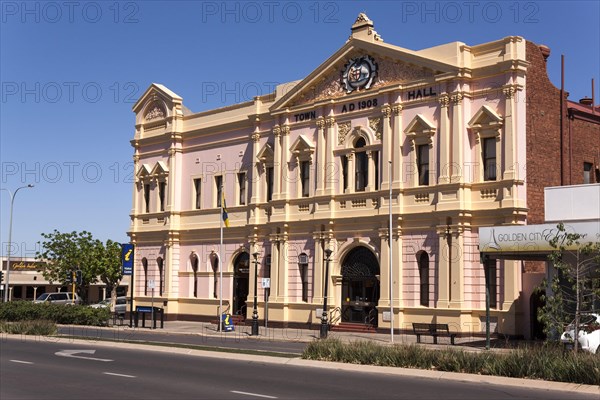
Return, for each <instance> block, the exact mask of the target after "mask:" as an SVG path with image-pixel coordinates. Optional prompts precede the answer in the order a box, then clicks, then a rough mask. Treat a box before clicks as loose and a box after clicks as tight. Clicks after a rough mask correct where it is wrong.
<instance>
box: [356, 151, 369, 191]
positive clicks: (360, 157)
mask: <svg viewBox="0 0 600 400" xmlns="http://www.w3.org/2000/svg"><path fill="white" fill-rule="evenodd" d="M354 159H355V163H356V165H355V167H356V175H355V181H354V183H355V186H354V188H355V189H354V190H355V191H357V192H364V191H365V189H366V187H367V185H368V184H369V159H368V158H367V153H366V152H364V151H361V152H358V153H355V158H354Z"/></svg>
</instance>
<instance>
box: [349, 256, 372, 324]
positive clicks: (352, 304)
mask: <svg viewBox="0 0 600 400" xmlns="http://www.w3.org/2000/svg"><path fill="white" fill-rule="evenodd" d="M341 272H342V322H357V323H370V324H373V325H375V326H376V325H377V320H378V318H377V302H378V301H379V279H378V277H379V262H378V261H377V258H376V257H375V255H374V254H373V252H371V250H369V249H368V248H366V247H364V246H359V247H355V248H354V249H352V250H350V252H348V254H347V255H346V257H344V261H343V262H342V269H341Z"/></svg>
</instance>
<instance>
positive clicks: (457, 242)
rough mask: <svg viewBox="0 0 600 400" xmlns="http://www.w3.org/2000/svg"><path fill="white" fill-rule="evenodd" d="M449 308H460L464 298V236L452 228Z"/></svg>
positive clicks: (449, 253) (449, 256)
mask: <svg viewBox="0 0 600 400" xmlns="http://www.w3.org/2000/svg"><path fill="white" fill-rule="evenodd" d="M450 239H451V241H450V246H449V248H450V251H449V252H448V256H447V258H448V259H450V305H449V307H450V308H462V307H463V305H464V300H465V285H464V282H465V273H464V271H465V268H464V262H465V260H464V257H463V255H464V249H465V237H464V235H463V233H462V232H461V231H460V230H457V229H456V228H455V229H453V230H452V232H451V236H450Z"/></svg>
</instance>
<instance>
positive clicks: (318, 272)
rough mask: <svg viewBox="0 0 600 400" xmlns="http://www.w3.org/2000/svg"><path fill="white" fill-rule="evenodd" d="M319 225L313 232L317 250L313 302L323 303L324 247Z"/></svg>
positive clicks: (314, 261) (315, 253) (314, 262)
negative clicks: (322, 246)
mask: <svg viewBox="0 0 600 400" xmlns="http://www.w3.org/2000/svg"><path fill="white" fill-rule="evenodd" d="M318 229H319V227H315V232H316V233H315V234H313V240H314V244H315V252H314V258H313V269H314V270H313V299H312V302H313V304H323V285H324V282H323V274H324V273H325V271H324V270H323V257H324V255H323V249H322V248H321V244H322V243H323V242H322V240H321V235H320V233H319V232H318ZM319 317H320V316H319Z"/></svg>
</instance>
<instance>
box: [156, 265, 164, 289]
mask: <svg viewBox="0 0 600 400" xmlns="http://www.w3.org/2000/svg"><path fill="white" fill-rule="evenodd" d="M156 265H157V266H158V285H159V286H158V295H159V296H162V295H163V259H162V257H158V258H157V259H156Z"/></svg>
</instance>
